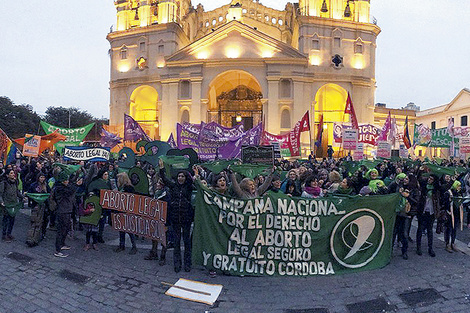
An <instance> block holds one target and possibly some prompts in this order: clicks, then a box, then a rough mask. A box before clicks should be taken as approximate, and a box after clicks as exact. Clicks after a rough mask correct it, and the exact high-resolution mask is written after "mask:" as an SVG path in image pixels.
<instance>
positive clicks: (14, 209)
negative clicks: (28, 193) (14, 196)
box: [5, 202, 24, 217]
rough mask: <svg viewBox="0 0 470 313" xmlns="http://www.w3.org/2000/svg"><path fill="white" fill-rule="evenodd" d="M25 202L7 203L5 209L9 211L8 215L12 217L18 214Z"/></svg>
mask: <svg viewBox="0 0 470 313" xmlns="http://www.w3.org/2000/svg"><path fill="white" fill-rule="evenodd" d="M23 205H24V204H23V202H18V203H11V204H8V203H5V210H6V211H7V213H8V215H10V216H11V217H15V216H16V214H17V213H18V212H19V211H20V210H21V209H22V208H23Z"/></svg>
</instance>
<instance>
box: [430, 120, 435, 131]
mask: <svg viewBox="0 0 470 313" xmlns="http://www.w3.org/2000/svg"><path fill="white" fill-rule="evenodd" d="M431 129H436V121H432V122H431Z"/></svg>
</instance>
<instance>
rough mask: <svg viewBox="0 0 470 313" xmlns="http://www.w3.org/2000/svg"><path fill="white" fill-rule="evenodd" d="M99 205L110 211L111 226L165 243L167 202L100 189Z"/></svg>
mask: <svg viewBox="0 0 470 313" xmlns="http://www.w3.org/2000/svg"><path fill="white" fill-rule="evenodd" d="M100 205H101V207H102V208H103V209H110V210H114V211H119V213H112V214H111V219H112V222H113V228H114V229H115V230H118V231H123V232H126V233H132V234H136V235H139V236H143V237H147V238H150V239H152V240H157V241H159V242H161V243H162V244H163V245H166V227H165V223H166V213H167V203H166V202H165V201H161V200H157V199H154V198H151V197H145V196H140V195H135V194H132V193H125V192H120V191H114V190H103V189H102V190H101V192H100Z"/></svg>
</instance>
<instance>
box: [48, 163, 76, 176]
mask: <svg viewBox="0 0 470 313" xmlns="http://www.w3.org/2000/svg"><path fill="white" fill-rule="evenodd" d="M53 166H58V167H60V169H61V170H62V171H64V172H66V173H67V174H68V175H69V176H70V175H72V174H73V173H75V172H76V171H78V170H79V169H80V167H81V165H70V164H62V163H54V165H53Z"/></svg>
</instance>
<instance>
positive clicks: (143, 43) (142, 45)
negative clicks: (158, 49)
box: [139, 42, 145, 51]
mask: <svg viewBox="0 0 470 313" xmlns="http://www.w3.org/2000/svg"><path fill="white" fill-rule="evenodd" d="M139 45H140V51H145V42H141V43H140V44H139Z"/></svg>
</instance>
